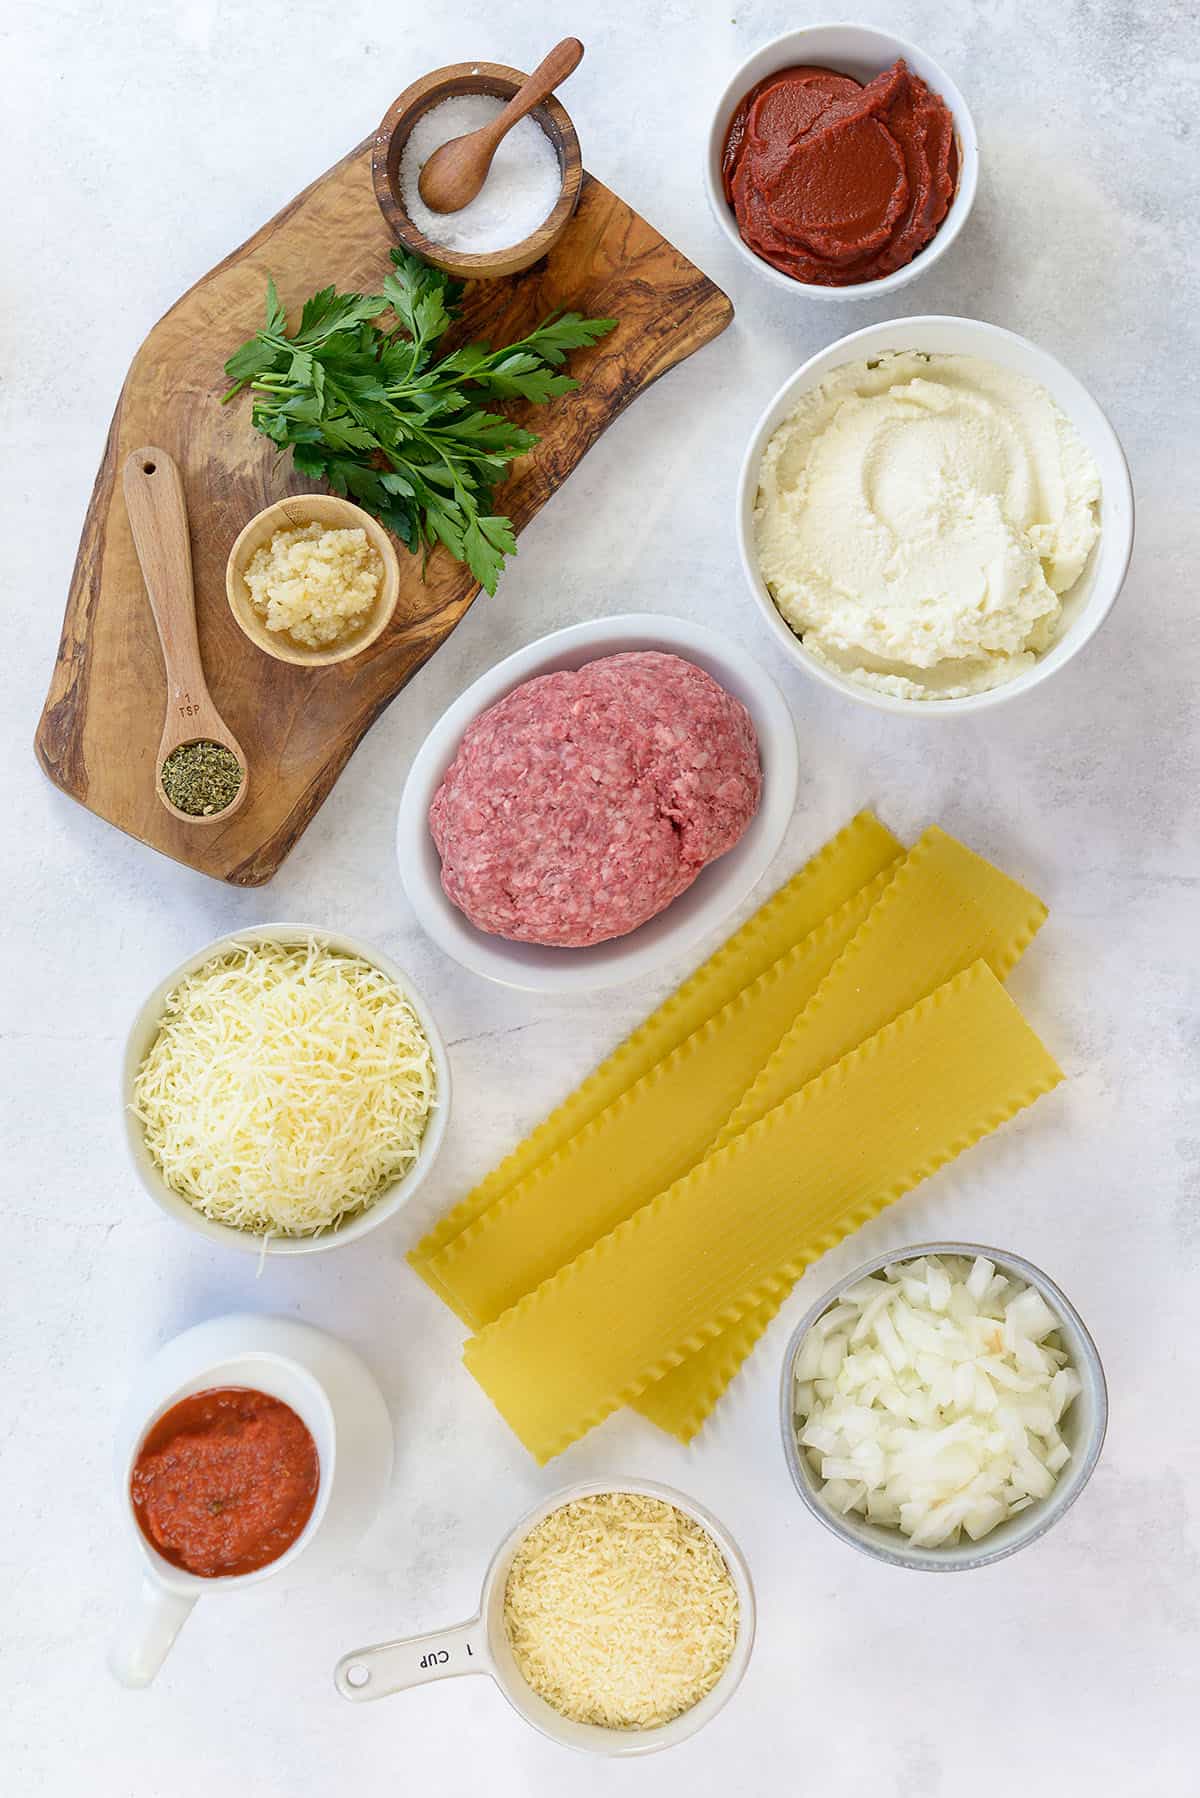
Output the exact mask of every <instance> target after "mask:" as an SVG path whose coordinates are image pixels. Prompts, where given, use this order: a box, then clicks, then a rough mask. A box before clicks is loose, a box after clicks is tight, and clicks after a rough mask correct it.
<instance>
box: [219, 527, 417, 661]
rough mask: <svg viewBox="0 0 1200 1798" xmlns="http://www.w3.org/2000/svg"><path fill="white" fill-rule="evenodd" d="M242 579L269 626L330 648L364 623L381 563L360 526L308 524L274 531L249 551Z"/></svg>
mask: <svg viewBox="0 0 1200 1798" xmlns="http://www.w3.org/2000/svg"><path fill="white" fill-rule="evenodd" d="M245 578H246V586H247V587H248V588H249V590H250V603H251V605H252V606H253V607H254V610H255V611H256V612H257V613H258V615H259V617H260V618H261V619H262V620H263V622H264V623H265V624H266V627H267V629H268V630H270V631H286V633H287V634H288V636H289V637H291V638H292V639H293V640H294V641H295V642H296V643H299V644H301V645H302V646H303V647H304V648H305V649H328V648H329V646H330V645H331V644H333V643H338V642H340V641H342V639H344V638H345V637H348V636H350V635H351V634H352V633H353V632H354V631H356V630H358V629H359V628H360V626H361V625H362V623H363V621H364V620H365V618H366V616H367V613H368V612H369V611H370V610H371V607H372V606H373V605H374V604H375V601H376V600H377V599H378V597H379V590H380V587H381V585H382V582H383V563H382V560H381V559H380V556H379V553H378V551H377V550H376V549H374V548H373V546H372V545H371V543H370V542H369V540H368V538H367V533H366V532H365V531H364V530H361V529H357V530H334V531H331V530H327V529H326V528H325V526H324V525H321V524H306V525H301V526H299V527H298V528H296V529H294V530H283V531H276V532H275V535H274V536H273V537H272V538H271V541H270V543H269V544H264V545H263V546H262V548H260V549H256V550H255V552H254V554H253V555H252V556H251V558H250V560H249V562H248V563H247V565H246V577H245Z"/></svg>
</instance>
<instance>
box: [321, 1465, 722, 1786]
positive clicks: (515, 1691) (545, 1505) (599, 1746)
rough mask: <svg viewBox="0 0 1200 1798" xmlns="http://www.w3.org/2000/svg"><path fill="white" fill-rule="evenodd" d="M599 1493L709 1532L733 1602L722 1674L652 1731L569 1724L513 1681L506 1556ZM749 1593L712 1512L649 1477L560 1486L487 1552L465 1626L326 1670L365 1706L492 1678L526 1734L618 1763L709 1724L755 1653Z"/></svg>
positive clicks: (358, 1654)
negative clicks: (654, 1501) (732, 1632)
mask: <svg viewBox="0 0 1200 1798" xmlns="http://www.w3.org/2000/svg"><path fill="white" fill-rule="evenodd" d="M606 1492H634V1493H639V1494H644V1495H645V1496H646V1497H648V1498H660V1499H663V1500H665V1502H666V1503H667V1504H669V1505H674V1506H675V1508H676V1509H677V1510H679V1511H682V1512H683V1513H684V1515H685V1516H686V1517H691V1518H692V1519H693V1520H694V1521H695V1522H696V1523H698V1524H699V1525H700V1527H701V1528H702V1529H704V1530H706V1531H707V1532H708V1534H709V1535H710V1536H711V1537H712V1539H713V1541H714V1542H715V1543H716V1545H717V1547H718V1548H719V1549H720V1551H721V1554H722V1555H723V1557H724V1560H725V1565H726V1566H727V1567H728V1569H729V1572H730V1576H731V1578H732V1580H733V1583H734V1586H735V1588H736V1590H737V1595H738V1632H737V1640H736V1642H735V1643H734V1648H733V1653H732V1655H731V1656H730V1659H729V1661H728V1664H727V1665H726V1667H725V1670H724V1672H723V1673H722V1674H721V1677H720V1679H718V1681H717V1683H716V1685H715V1686H714V1687H713V1689H712V1691H711V1692H709V1693H708V1694H707V1696H706V1697H704V1698H702V1699H701V1700H700V1702H699V1703H698V1704H695V1705H693V1706H692V1708H691V1710H690V1711H684V1713H683V1714H682V1716H679V1717H675V1718H674V1719H673V1720H672V1721H671V1722H670V1723H664V1724H661V1725H660V1726H659V1727H658V1728H657V1729H644V1730H632V1729H604V1728H602V1727H600V1726H599V1725H598V1724H595V1723H575V1722H573V1721H572V1720H571V1719H570V1718H569V1717H564V1716H561V1715H560V1714H559V1712H558V1711H556V1710H555V1709H554V1708H553V1706H551V1705H549V1704H547V1703H546V1701H545V1699H544V1698H541V1697H539V1696H538V1694H537V1693H536V1692H534V1691H533V1689H532V1688H531V1687H530V1686H529V1685H527V1684H526V1682H525V1680H524V1678H523V1677H522V1675H521V1673H520V1671H519V1669H518V1667H517V1663H516V1660H515V1659H514V1657H513V1653H512V1650H511V1648H510V1647H509V1645H508V1640H507V1636H506V1634H505V1629H504V1593H505V1587H506V1585H507V1581H508V1570H509V1568H510V1566H511V1565H512V1560H513V1556H514V1555H515V1554H516V1552H517V1549H518V1548H519V1547H520V1546H521V1543H522V1542H523V1541H524V1539H525V1537H526V1536H527V1535H528V1534H529V1532H530V1530H531V1529H533V1528H534V1527H535V1526H536V1525H537V1524H539V1523H540V1522H541V1521H542V1519H543V1518H544V1517H548V1516H549V1515H550V1513H551V1512H552V1511H557V1510H560V1509H561V1508H562V1506H563V1505H568V1504H571V1503H572V1502H573V1501H574V1500H575V1499H579V1498H589V1497H592V1496H595V1495H599V1494H601V1493H606ZM754 1624H755V1606H754V1587H753V1584H752V1582H751V1579H750V1569H749V1568H748V1567H747V1565H746V1562H745V1559H744V1557H743V1555H742V1552H741V1550H740V1549H739V1548H738V1545H737V1543H736V1542H735V1541H734V1540H733V1537H732V1536H731V1535H730V1534H729V1532H728V1530H727V1529H726V1528H725V1527H724V1525H723V1524H721V1523H719V1522H718V1521H717V1519H716V1518H715V1517H714V1516H713V1515H712V1514H711V1512H709V1511H706V1510H704V1508H703V1507H702V1506H701V1505H698V1504H696V1503H695V1502H694V1501H693V1500H692V1499H690V1498H686V1497H685V1496H684V1495H683V1493H682V1492H676V1491H675V1490H674V1488H673V1487H671V1486H660V1485H657V1484H655V1483H654V1482H653V1481H649V1480H619V1479H618V1480H590V1481H588V1482H587V1483H585V1484H583V1485H579V1486H568V1487H567V1488H566V1489H565V1490H564V1491H561V1492H555V1493H553V1494H552V1495H551V1496H550V1497H549V1498H546V1499H543V1500H542V1502H541V1504H539V1505H538V1506H537V1507H536V1508H535V1509H534V1510H532V1511H530V1512H528V1513H527V1515H526V1516H524V1517H523V1518H522V1519H521V1521H520V1522H519V1523H518V1524H517V1525H516V1526H515V1528H513V1529H512V1530H510V1531H509V1533H508V1535H507V1536H506V1537H505V1538H504V1541H503V1542H502V1543H501V1544H500V1547H499V1548H498V1549H497V1550H496V1553H495V1555H494V1556H493V1559H492V1564H491V1566H490V1567H489V1568H488V1571H487V1575H486V1577H485V1579H484V1582H483V1595H482V1598H481V1599H480V1606H479V1612H478V1615H477V1616H475V1617H473V1618H472V1619H471V1620H470V1622H468V1623H460V1624H456V1625H454V1626H452V1627H451V1628H449V1629H444V1630H435V1631H433V1632H432V1633H431V1634H429V1635H422V1636H409V1637H406V1638H404V1639H403V1640H401V1641H398V1642H381V1643H378V1644H377V1645H375V1646H373V1647H370V1648H359V1649H355V1650H354V1651H353V1652H352V1653H350V1654H346V1655H343V1656H342V1658H341V1660H340V1661H339V1662H338V1664H337V1666H336V1668H335V1669H334V1684H335V1685H336V1687H337V1689H338V1691H339V1692H340V1693H341V1695H342V1697H343V1698H348V1699H350V1700H351V1701H353V1702H355V1703H360V1704H361V1703H364V1702H366V1701H369V1700H373V1699H376V1698H387V1697H390V1696H391V1695H392V1693H394V1692H405V1691H408V1690H409V1689H410V1688H411V1687H413V1686H421V1685H426V1684H428V1683H429V1682H430V1681H431V1680H440V1679H456V1678H459V1677H460V1676H461V1675H463V1674H468V1673H478V1674H485V1675H487V1676H489V1677H490V1678H491V1679H494V1680H495V1682H496V1684H497V1685H498V1686H499V1687H500V1690H501V1691H502V1692H503V1694H504V1696H505V1698H506V1699H507V1700H508V1702H509V1704H510V1705H511V1706H512V1708H513V1710H515V1711H516V1713H517V1715H518V1716H520V1717H522V1718H524V1720H525V1722H526V1723H528V1724H529V1725H530V1726H531V1727H532V1728H533V1729H536V1730H538V1731H539V1732H540V1734H542V1735H544V1736H547V1737H548V1738H549V1739H550V1740H551V1741H552V1742H558V1743H559V1744H561V1746H563V1747H564V1748H575V1749H580V1750H582V1751H583V1752H585V1753H591V1754H601V1755H608V1756H622V1757H627V1756H631V1755H643V1754H655V1753H657V1752H658V1751H659V1750H660V1749H663V1748H673V1747H674V1746H675V1745H676V1743H678V1742H682V1741H685V1740H686V1739H687V1737H688V1736H692V1735H695V1733H696V1731H697V1730H698V1729H703V1727H704V1725H705V1724H706V1723H709V1722H711V1721H712V1719H713V1717H715V1716H716V1714H717V1712H718V1711H719V1710H722V1709H723V1708H724V1706H725V1705H726V1704H728V1702H729V1700H730V1699H731V1698H732V1697H733V1694H734V1692H735V1691H736V1690H737V1688H738V1686H739V1685H740V1683H741V1679H742V1675H743V1674H744V1673H745V1671H746V1667H747V1664H748V1662H749V1660H750V1651H751V1649H752V1648H753V1646H754Z"/></svg>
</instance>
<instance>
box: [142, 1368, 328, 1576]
mask: <svg viewBox="0 0 1200 1798" xmlns="http://www.w3.org/2000/svg"><path fill="white" fill-rule="evenodd" d="M319 1479H320V1466H319V1463H318V1458H317V1445H316V1443H315V1442H314V1441H313V1439H312V1436H311V1434H310V1432H309V1430H308V1429H307V1427H306V1426H305V1424H303V1423H302V1422H301V1420H300V1418H299V1417H297V1415H296V1413H295V1412H294V1411H293V1410H292V1408H291V1406H290V1405H285V1404H284V1403H283V1402H282V1400H280V1399H277V1398H271V1397H269V1396H268V1394H267V1393H265V1392H255V1391H252V1390H251V1389H250V1388H248V1387H244V1386H219V1387H215V1388H213V1389H212V1390H211V1391H208V1392H197V1393H195V1394H193V1396H192V1397H191V1398H185V1399H181V1400H180V1402H179V1404H177V1405H172V1406H171V1409H170V1410H169V1411H166V1412H164V1414H163V1415H162V1416H161V1417H160V1418H159V1420H158V1422H157V1423H156V1424H155V1425H154V1427H153V1428H152V1429H151V1430H150V1431H149V1433H148V1434H147V1436H146V1439H145V1441H144V1442H143V1443H142V1446H141V1448H140V1450H139V1451H138V1456H137V1460H136V1461H135V1462H134V1465H133V1474H132V1476H131V1479H130V1483H129V1492H130V1498H131V1499H132V1501H133V1509H134V1514H135V1516H136V1517H137V1520H138V1523H139V1525H140V1526H141V1530H142V1534H143V1535H144V1536H145V1537H146V1539H147V1541H148V1542H149V1543H150V1544H151V1546H152V1547H153V1548H156V1549H157V1550H158V1552H159V1554H160V1555H162V1557H163V1559H164V1560H167V1561H170V1562H171V1563H172V1565H173V1566H176V1567H182V1568H183V1569H184V1571H185V1572H187V1573H196V1574H199V1575H200V1576H201V1577H202V1578H204V1579H218V1578H221V1577H222V1576H228V1575H229V1574H235V1573H253V1572H254V1571H255V1569H256V1568H259V1567H266V1566H267V1565H269V1563H270V1562H271V1561H277V1560H278V1559H279V1557H280V1555H282V1554H284V1553H285V1552H286V1551H287V1550H288V1549H289V1548H290V1547H291V1545H292V1543H293V1542H294V1541H295V1540H296V1538H297V1537H298V1536H299V1535H300V1533H301V1531H302V1530H303V1528H304V1526H305V1524H306V1523H307V1522H308V1520H309V1518H310V1517H311V1516H312V1509H313V1505H314V1504H315V1503H316V1498H317V1485H318V1482H319Z"/></svg>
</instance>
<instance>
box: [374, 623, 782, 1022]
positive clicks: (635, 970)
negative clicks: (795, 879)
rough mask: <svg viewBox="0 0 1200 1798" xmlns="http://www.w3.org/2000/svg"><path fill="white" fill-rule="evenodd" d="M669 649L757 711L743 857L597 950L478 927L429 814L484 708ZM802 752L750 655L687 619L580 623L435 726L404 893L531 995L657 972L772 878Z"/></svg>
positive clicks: (724, 859) (453, 942)
mask: <svg viewBox="0 0 1200 1798" xmlns="http://www.w3.org/2000/svg"><path fill="white" fill-rule="evenodd" d="M630 650H638V651H644V650H659V651H661V652H662V653H664V654H666V655H675V656H679V657H681V658H682V659H683V660H684V661H688V662H693V663H694V664H695V665H696V666H697V667H698V668H701V669H703V670H704V672H705V673H706V674H709V675H711V677H712V678H713V680H715V681H716V682H717V683H718V685H720V686H721V687H723V688H724V689H725V691H726V692H727V693H730V694H732V696H733V697H734V698H735V699H737V700H740V701H741V703H742V705H744V706H745V708H746V710H747V711H748V712H749V714H750V718H751V721H752V722H753V725H754V730H755V734H756V736H757V738H758V749H759V758H760V761H761V765H762V775H763V787H762V798H761V801H760V803H759V807H758V810H757V812H756V813H755V815H754V817H753V818H752V819H751V820H750V822H749V824H748V825H747V827H746V829H745V830H744V831H743V833H742V835H741V837H740V838H739V839H738V841H737V842H736V843H735V844H734V846H733V847H732V849H729V850H727V851H726V853H725V854H724V855H721V856H718V857H717V859H716V860H715V861H712V862H710V863H709V864H708V866H707V867H705V868H703V869H702V870H701V872H700V873H699V874H698V875H697V877H696V879H695V880H694V881H693V882H692V883H691V885H690V886H689V887H688V888H687V889H686V890H685V891H684V892H682V893H681V894H680V895H679V897H678V898H676V899H674V900H672V902H671V903H670V904H669V905H668V906H666V907H665V908H664V909H663V910H662V911H660V912H659V913H658V914H657V916H655V917H652V918H650V919H648V920H647V921H646V922H645V923H644V924H642V925H640V926H639V927H638V928H637V929H636V930H631V931H630V932H629V933H628V934H627V935H625V936H618V937H613V938H610V939H609V940H608V941H606V942H600V943H595V944H592V945H591V946H590V947H587V948H577V949H568V948H557V947H554V946H552V945H549V944H541V943H526V942H513V941H510V940H509V939H508V938H505V937H501V936H493V935H490V934H489V933H487V932H485V931H483V930H480V929H478V928H477V927H476V926H475V925H474V924H472V923H471V921H470V919H469V918H467V917H466V916H465V914H464V913H463V912H461V911H460V910H459V909H458V907H457V906H456V905H454V904H453V903H452V902H451V900H450V899H449V898H448V897H447V896H446V893H445V892H444V890H443V888H442V882H441V862H440V859H439V856H438V852H437V848H436V847H435V845H434V841H433V836H432V834H431V832H430V828H429V807H430V805H431V803H432V801H433V797H434V795H435V793H436V792H437V791H438V788H439V787H440V786H441V784H442V780H443V778H444V777H445V774H446V771H447V769H448V768H449V766H450V764H451V762H452V761H453V760H454V758H455V756H456V755H457V753H458V748H459V744H460V743H461V741H462V737H463V733H464V731H465V730H466V729H467V726H468V725H469V724H471V723H473V722H474V720H475V719H476V718H477V717H478V716H479V715H480V713H481V712H484V711H486V710H487V709H488V708H489V707H490V706H492V705H494V704H495V703H496V702H497V700H500V699H502V698H503V697H504V696H505V694H506V693H511V692H512V691H513V689H514V688H516V687H519V686H522V685H523V684H524V683H525V682H526V681H528V680H531V679H533V678H534V677H535V676H537V675H541V674H550V673H553V672H555V671H557V670H559V669H564V668H581V667H583V665H584V664H585V663H587V662H594V661H596V660H597V659H598V658H600V657H602V656H610V655H619V654H622V653H624V652H626V651H630ZM798 785H799V754H798V750H797V744H796V730H795V725H794V724H793V722H792V717H791V713H790V712H789V710H788V707H787V704H786V702H785V701H784V698H783V695H782V694H781V693H780V691H779V689H778V687H776V685H775V684H774V682H773V681H772V680H771V679H770V678H769V676H768V675H767V674H766V673H765V672H764V671H763V669H762V667H761V666H760V665H759V664H758V663H757V662H755V661H754V660H753V659H752V657H750V656H748V655H747V654H746V652H745V651H744V650H742V649H739V648H738V647H737V645H736V644H734V643H731V642H729V641H728V639H727V638H725V637H722V636H720V635H719V634H718V633H717V632H716V631H712V630H709V629H708V628H707V627H706V626H703V625H699V624H692V623H691V622H690V621H688V620H686V619H683V618H665V617H654V616H649V615H646V614H644V613H643V614H635V615H629V616H625V617H617V618H606V619H600V620H596V621H595V622H593V623H590V624H577V625H572V626H570V627H569V628H568V629H566V630H561V631H555V632H554V633H553V634H552V635H550V636H548V637H543V638H541V639H540V640H539V641H538V642H536V643H531V644H529V645H528V646H527V647H526V648H525V649H521V650H518V651H517V653H516V654H515V655H511V656H508V657H507V658H506V659H505V660H504V661H502V662H499V663H497V665H496V666H495V667H494V668H491V669H489V670H488V672H487V673H486V674H484V675H482V676H481V677H480V678H479V679H478V680H477V681H475V683H474V684H473V685H472V686H470V687H468V688H467V690H466V692H465V693H463V694H462V695H461V696H460V697H459V698H458V699H457V700H456V701H455V702H454V704H453V705H452V706H450V708H449V709H448V710H447V711H446V712H444V713H443V714H442V717H441V718H440V719H439V720H438V722H437V723H436V724H435V725H434V727H433V729H432V730H431V731H430V733H429V735H428V736H427V737H426V739H425V742H424V743H423V744H422V746H421V748H420V749H419V750H418V752H417V755H416V757H415V759H414V761H413V764H412V767H411V769H410V770H409V774H408V779H407V781H406V782H405V786H404V793H403V796H402V797H401V801H400V813H399V817H398V819H397V823H396V851H397V856H398V858H399V862H400V875H401V879H402V880H403V882H404V889H405V892H406V893H407V895H408V898H409V901H410V903H411V904H412V908H413V910H414V911H415V912H416V914H417V918H418V921H419V922H420V924H421V925H422V927H423V928H424V929H425V930H426V931H427V932H428V934H429V935H430V936H431V937H432V938H433V940H434V941H435V942H436V943H437V944H438V945H439V947H440V948H442V949H444V950H445V951H446V953H447V954H448V955H451V956H453V958H454V959H455V960H456V961H458V962H460V963H461V964H462V965H463V967H466V968H470V969H471V970H472V971H473V972H474V973H476V974H482V975H483V976H484V978H485V979H487V980H495V981H498V982H499V983H500V984H501V985H503V986H511V987H517V988H520V989H522V990H524V991H526V992H548V993H580V992H591V991H594V990H596V989H598V988H600V987H605V986H614V985H616V984H618V983H619V982H621V981H625V980H634V979H636V978H637V977H638V976H639V975H642V974H655V973H658V972H659V971H660V970H661V969H662V967H663V965H664V963H666V962H668V961H669V960H670V958H671V957H672V956H675V955H681V954H683V953H684V952H685V951H686V950H688V949H691V948H692V947H694V945H695V944H696V943H698V942H699V941H700V940H701V939H702V938H703V937H704V936H705V934H706V933H707V932H708V931H710V930H713V929H715V928H717V927H718V926H719V925H721V924H723V923H724V922H725V920H726V919H727V918H728V917H729V915H730V913H731V912H733V911H734V910H735V908H736V907H737V906H738V905H740V903H741V902H742V900H743V899H745V898H746V897H747V895H748V894H749V893H750V892H751V890H752V889H753V887H754V886H755V885H756V884H757V883H758V881H759V880H761V879H762V877H763V875H764V874H765V873H766V871H767V868H768V866H769V865H770V863H771V861H772V859H773V857H774V855H775V852H776V850H777V849H778V848H779V846H780V844H781V842H782V841H783V836H784V832H785V831H786V829H787V826H788V821H789V819H790V818H791V815H792V812H793V810H794V809H795V804H796V793H797V788H798Z"/></svg>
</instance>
